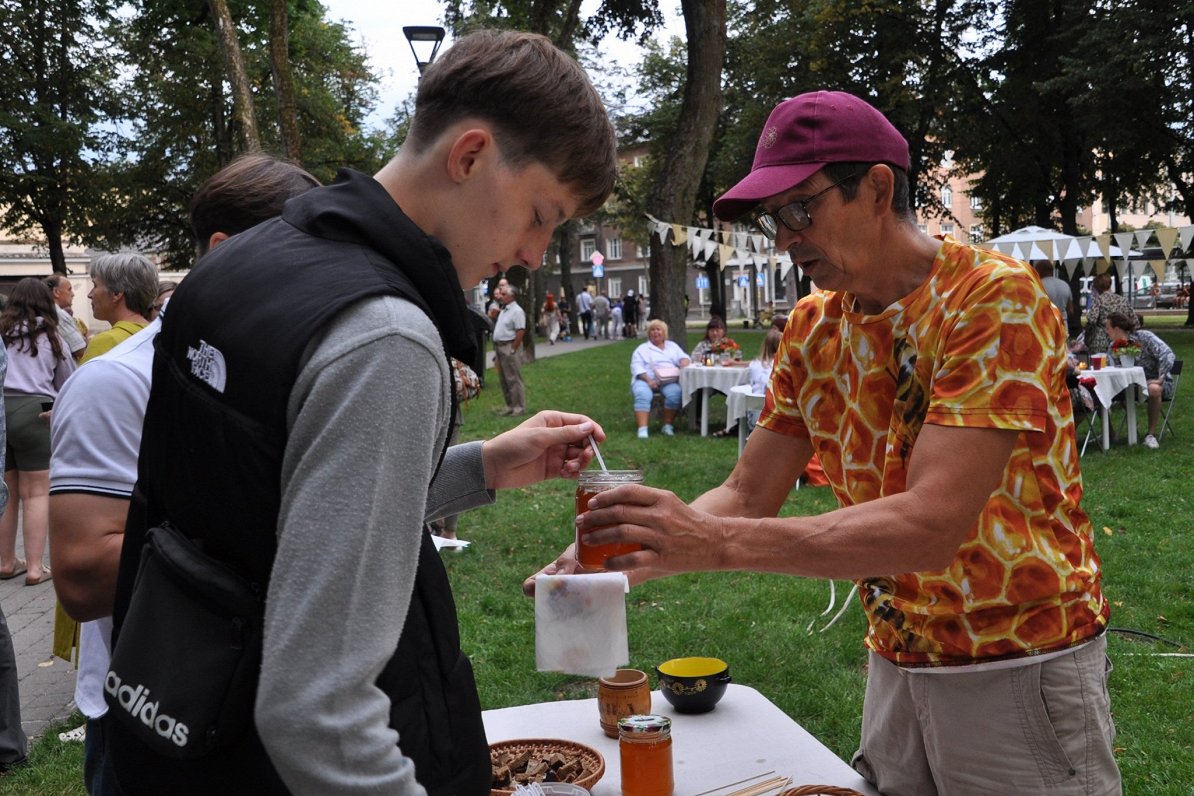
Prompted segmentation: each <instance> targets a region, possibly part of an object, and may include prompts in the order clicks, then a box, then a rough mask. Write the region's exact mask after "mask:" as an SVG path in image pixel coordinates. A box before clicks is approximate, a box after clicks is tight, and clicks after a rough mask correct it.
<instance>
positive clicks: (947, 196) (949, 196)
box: [941, 185, 954, 207]
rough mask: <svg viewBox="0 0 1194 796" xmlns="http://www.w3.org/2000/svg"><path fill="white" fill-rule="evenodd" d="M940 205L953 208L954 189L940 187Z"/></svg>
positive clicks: (944, 186) (945, 186) (946, 186)
mask: <svg viewBox="0 0 1194 796" xmlns="http://www.w3.org/2000/svg"><path fill="white" fill-rule="evenodd" d="M941 204H943V205H945V206H946V207H953V206H954V189H953V188H950V187H949V186H948V185H943V186H941Z"/></svg>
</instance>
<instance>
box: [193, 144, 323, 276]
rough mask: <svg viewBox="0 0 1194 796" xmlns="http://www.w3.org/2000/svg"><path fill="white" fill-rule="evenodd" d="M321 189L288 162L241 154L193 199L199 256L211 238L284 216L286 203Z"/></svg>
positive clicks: (209, 179) (313, 179) (316, 183)
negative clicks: (288, 200)
mask: <svg viewBox="0 0 1194 796" xmlns="http://www.w3.org/2000/svg"><path fill="white" fill-rule="evenodd" d="M318 187H319V180H317V179H315V178H314V177H312V176H311V175H310V174H308V173H307V172H306V171H304V170H303V169H301V168H299V167H298V166H296V165H294V164H293V163H290V162H288V161H285V160H279V159H278V158H274V157H271V156H269V155H264V154H261V153H260V152H254V153H249V154H246V155H241V156H240V157H238V158H236V159H235V160H233V161H232V162H231V163H229V164H228V165H227V166H225V167H224V168H222V169H220V170H219V171H217V172H216V173H215V174H213V175H212V176H211V177H208V178H207V180H206V181H204V183H203V184H202V185H200V186H199V190H197V191H196V192H195V195H194V196H192V197H191V207H190V211H191V227H192V229H194V230H195V237H196V239H197V240H198V243H199V254H201V255H203V254H206V253H207V250H208V248H209V244H210V241H211V236H212V235H213V234H215V233H217V232H223V233H224V234H225V235H228V236H229V237H231V236H232V235H235V234H237V233H238V232H244V231H245V230H247V229H250V228H252V227H255V226H257V225H258V224H260V223H261V222H262V221H266V220H268V219H271V218H273V217H274V216H277V215H280V214H281V213H282V205H284V204H286V200H287V199H290V198H292V197H295V196H298V195H299V194H303V193H306V192H307V191H309V190H311V189H312V188H318Z"/></svg>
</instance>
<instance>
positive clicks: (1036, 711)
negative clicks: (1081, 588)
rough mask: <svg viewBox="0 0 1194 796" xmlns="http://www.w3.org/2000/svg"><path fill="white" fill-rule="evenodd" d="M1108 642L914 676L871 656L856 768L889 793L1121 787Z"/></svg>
mask: <svg viewBox="0 0 1194 796" xmlns="http://www.w3.org/2000/svg"><path fill="white" fill-rule="evenodd" d="M1110 672H1111V662H1110V660H1108V658H1107V638H1106V636H1103V637H1100V638H1098V639H1096V640H1094V641H1092V642H1090V643H1088V644H1085V645H1084V646H1082V647H1080V648H1079V649H1078V650H1077V651H1075V652H1074V653H1072V654H1069V655H1062V656H1060V657H1057V658H1052V659H1050V660H1047V661H1045V662H1043V663H1032V664H1027V665H1024V666H1017V667H1014V668H1011V669H999V670H995V671H986V672H965V673H962V672H959V673H939V672H917V671H910V670H907V669H900V668H899V667H897V666H895V665H894V664H892V663H890V662H888V661H887V660H885V659H884V658H882V657H880V656H879V655H876V654H875V653H873V652H872V653H871V654H870V672H869V674H868V676H867V687H866V702H865V704H864V705H863V714H862V745H861V748H860V749H859V750H858V752H857V753H855V755H854V760H853V761H852V764H853V766H854V768H855V769H856V770H857V771H858V773H860V774H862V775H863V776H864V777H866V779H867V780H868V781H870V782H871V783H872V784H874V785H875V786H876V787H878V788H879V790H880V791H882V792H883V793H884V794H887V796H901V794H906V795H907V796H934V794H938V793H939V794H942V795H943V796H968V795H969V794H974V795H975V796H978V795H979V794H982V796H987V795H988V794H996V793H998V794H1003V793H1007V794H1012V793H1014V794H1017V796H1029V795H1030V794H1046V793H1047V794H1074V795H1075V796H1077V795H1078V794H1081V795H1082V796H1093V795H1094V794H1099V796H1103V795H1104V794H1106V795H1108V796H1118V794H1120V793H1121V787H1120V776H1119V768H1118V767H1117V766H1116V765H1115V757H1114V755H1113V753H1112V743H1113V741H1114V740H1115V725H1114V724H1113V723H1112V721H1111V701H1110V699H1109V698H1108V696H1107V675H1108V674H1110Z"/></svg>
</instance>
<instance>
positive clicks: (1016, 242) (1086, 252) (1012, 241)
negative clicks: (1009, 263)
mask: <svg viewBox="0 0 1194 796" xmlns="http://www.w3.org/2000/svg"><path fill="white" fill-rule="evenodd" d="M983 245H984V246H986V247H988V248H991V249H995V250H996V251H998V252H1002V253H1003V254H1010V255H1011V256H1013V257H1016V258H1018V259H1021V260H1053V261H1064V262H1075V261H1078V260H1088V259H1104V258H1107V257H1124V256H1125V255H1124V253H1123V249H1121V248H1120V247H1118V246H1115V245H1113V244H1111V243H1110V242H1109V241H1108V242H1106V243H1105V244H1104V243H1101V242H1100V240H1099V239H1098V238H1093V237H1090V236H1083V237H1080V238H1079V237H1074V236H1073V235H1067V234H1065V233H1064V232H1058V231H1057V230H1055V229H1046V228H1044V227H1037V226H1027V227H1021V228H1020V229H1017V230H1013V231H1012V232H1009V233H1007V234H1006V235H1000V236H999V237H996V238H991V239H990V240H989V241H987V242H986V243H984V244H983ZM1131 253H1132V254H1138V252H1131Z"/></svg>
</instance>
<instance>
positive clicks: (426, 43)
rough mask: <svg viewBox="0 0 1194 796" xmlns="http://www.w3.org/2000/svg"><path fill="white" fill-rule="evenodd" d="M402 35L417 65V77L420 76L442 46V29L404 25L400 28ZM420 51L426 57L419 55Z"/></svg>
mask: <svg viewBox="0 0 1194 796" xmlns="http://www.w3.org/2000/svg"><path fill="white" fill-rule="evenodd" d="M402 34H403V35H404V36H406V41H407V43H408V44H409V45H410V51H411V53H412V54H413V55H414V56H415V63H416V64H418V65H419V75H420V76H422V74H423V70H424V69H426V68H427V67H428V65H430V64H431V62H432V61H434V60H435V56H436V54H437V53H438V52H439V46H440V45H441V44H443V41H444V29H443V28H441V27H438V26H435V25H406V26H404V27H403V28H402ZM416 42H417V43H418V47H417V48H416V46H415V44H416ZM420 50H421V51H423V52H424V53H426V57H423V56H420V55H419V52H420Z"/></svg>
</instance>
